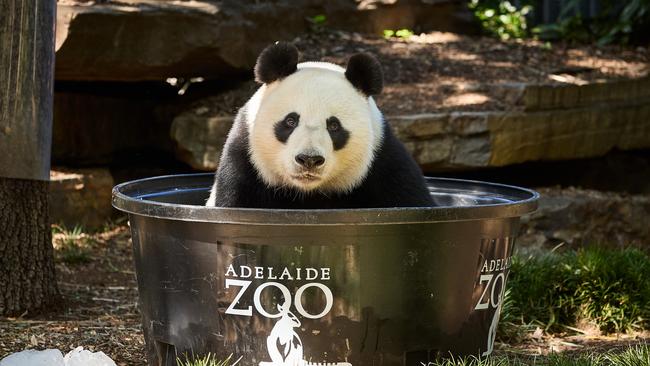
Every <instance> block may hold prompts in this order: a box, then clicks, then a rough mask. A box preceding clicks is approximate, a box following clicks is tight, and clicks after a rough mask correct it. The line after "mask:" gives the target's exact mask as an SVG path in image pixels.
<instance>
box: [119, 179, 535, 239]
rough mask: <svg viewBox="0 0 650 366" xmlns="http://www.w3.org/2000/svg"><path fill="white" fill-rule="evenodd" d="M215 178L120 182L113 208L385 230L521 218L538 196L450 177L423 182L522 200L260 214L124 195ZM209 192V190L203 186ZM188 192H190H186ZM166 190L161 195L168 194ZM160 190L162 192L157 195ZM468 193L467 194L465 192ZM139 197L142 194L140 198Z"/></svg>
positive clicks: (186, 217) (172, 216)
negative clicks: (145, 188) (152, 186)
mask: <svg viewBox="0 0 650 366" xmlns="http://www.w3.org/2000/svg"><path fill="white" fill-rule="evenodd" d="M207 177H210V178H212V177H214V173H191V174H174V175H162V176H155V177H149V178H143V179H137V180H132V181H128V182H124V183H121V184H118V185H116V186H115V187H113V190H112V205H113V207H115V208H116V209H118V210H120V211H123V212H126V213H128V214H130V215H138V216H145V217H151V218H158V219H168V220H174V221H188V222H205V223H215V224H240V225H281V226H322V225H378V224H381V225H386V224H418V223H434V222H453V221H469V220H485V219H507V218H514V217H520V216H522V215H524V214H526V213H530V212H533V211H535V209H537V206H538V199H539V193H537V192H536V191H534V190H531V189H528V188H522V187H517V186H512V185H506V184H500V183H490V182H483V181H476V180H466V179H455V178H434V177H425V179H426V181H427V183H428V184H429V183H433V182H439V183H447V184H458V183H462V184H465V185H466V186H467V187H472V186H473V187H483V188H484V189H486V188H487V190H485V191H486V192H489V191H493V193H496V192H497V191H499V190H502V191H509V192H510V193H512V194H513V196H514V194H515V193H516V194H518V195H520V196H521V197H522V198H521V199H520V200H516V201H513V202H506V203H496V204H485V205H474V206H436V207H392V208H355V209H318V210H291V209H260V208H230V207H206V206H197V205H188V204H175V203H165V202H158V201H152V200H146V199H142V198H137V197H139V196H137V195H136V194H131V195H129V193H132V192H130V191H129V190H136V189H137V188H139V187H142V186H143V185H147V184H151V183H152V182H156V181H158V183H160V182H164V181H166V180H171V179H185V180H192V179H196V180H199V179H200V178H207ZM205 187H206V185H205V184H202V185H195V189H202V190H203V189H205ZM208 187H209V185H208ZM186 188H189V187H186ZM170 190H171V186H170V188H168V189H167V190H166V191H170ZM159 191H161V192H162V191H163V190H159ZM465 191H468V192H469V190H465ZM141 195H145V194H144V193H141Z"/></svg>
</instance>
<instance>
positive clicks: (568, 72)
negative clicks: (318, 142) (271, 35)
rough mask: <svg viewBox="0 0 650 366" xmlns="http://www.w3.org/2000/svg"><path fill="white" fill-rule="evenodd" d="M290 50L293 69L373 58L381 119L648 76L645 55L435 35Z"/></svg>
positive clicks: (233, 104)
mask: <svg viewBox="0 0 650 366" xmlns="http://www.w3.org/2000/svg"><path fill="white" fill-rule="evenodd" d="M293 43H294V44H295V45H296V46H297V47H298V49H299V50H300V51H301V61H328V62H333V63H336V64H339V65H345V63H346V62H347V59H348V58H349V57H350V56H351V55H353V54H355V53H357V52H369V53H371V54H373V55H375V56H376V57H377V58H378V59H379V61H380V62H381V64H382V66H383V70H384V78H385V85H384V90H383V92H382V94H381V95H379V96H377V97H376V98H375V99H376V100H377V104H378V105H379V107H380V109H381V110H382V111H383V112H384V114H386V115H399V114H413V113H425V112H427V113H430V112H443V111H455V110H460V109H462V110H464V111H471V110H505V109H509V108H512V106H511V105H510V104H509V102H507V101H506V100H505V98H504V96H503V90H502V89H499V88H495V87H494V86H495V85H505V84H511V83H535V84H553V85H563V84H573V85H584V84H587V83H594V82H604V81H608V80H616V79H628V78H639V77H644V76H647V75H648V73H649V72H650V52H649V51H648V49H647V48H644V47H622V46H607V47H596V46H592V45H571V44H563V43H554V44H552V45H551V44H546V43H543V42H539V41H534V40H525V41H510V42H502V41H499V40H496V39H493V38H489V37H469V36H463V35H459V34H453V33H442V32H432V33H427V34H421V35H415V36H412V37H410V38H408V39H402V38H391V39H385V38H383V37H379V36H372V35H361V34H358V33H350V32H344V31H337V30H329V29H324V30H321V31H317V32H312V33H308V34H305V35H303V36H300V37H297V38H296V39H294V40H293ZM256 87H257V85H256V84H255V83H253V82H249V83H245V84H244V85H241V86H240V87H239V88H237V89H235V90H232V91H230V92H226V93H223V94H220V95H218V96H216V97H215V98H214V101H215V102H216V105H215V107H217V108H218V109H220V111H218V112H223V115H231V114H233V112H234V111H236V110H237V108H239V107H240V106H241V105H243V104H244V103H245V102H246V100H247V99H248V98H249V97H250V96H251V95H252V93H253V91H254V90H255V88H256ZM220 106H221V107H220Z"/></svg>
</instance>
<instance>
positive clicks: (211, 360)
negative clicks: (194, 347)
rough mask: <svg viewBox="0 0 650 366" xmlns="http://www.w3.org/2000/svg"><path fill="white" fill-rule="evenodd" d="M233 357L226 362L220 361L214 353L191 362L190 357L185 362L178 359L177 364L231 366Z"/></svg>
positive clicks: (182, 365)
mask: <svg viewBox="0 0 650 366" xmlns="http://www.w3.org/2000/svg"><path fill="white" fill-rule="evenodd" d="M231 358H232V355H230V356H228V357H227V358H226V359H225V360H221V361H220V360H218V359H217V356H215V355H213V354H212V353H208V354H207V355H205V356H204V357H198V358H193V359H192V360H189V357H187V356H186V357H185V360H181V359H180V358H178V357H177V358H176V363H177V364H178V366H230V365H231V362H230V359H231Z"/></svg>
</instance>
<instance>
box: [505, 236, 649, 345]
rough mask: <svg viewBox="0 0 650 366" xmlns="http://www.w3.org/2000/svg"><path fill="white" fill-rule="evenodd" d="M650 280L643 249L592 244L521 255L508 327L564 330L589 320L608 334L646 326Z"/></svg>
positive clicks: (515, 269)
mask: <svg viewBox="0 0 650 366" xmlns="http://www.w3.org/2000/svg"><path fill="white" fill-rule="evenodd" d="M648 278H650V257H649V256H648V255H647V254H646V253H645V252H643V251H641V250H638V249H631V248H630V249H624V250H611V249H602V248H588V249H583V250H579V251H571V252H566V253H563V254H556V253H549V254H544V255H541V256H531V257H528V258H524V259H522V258H515V259H514V260H513V266H512V268H511V274H510V277H509V279H508V286H509V288H510V292H508V293H507V294H506V299H507V300H506V303H505V304H504V310H505V311H504V315H503V316H504V320H505V322H504V326H507V325H508V324H513V323H519V324H539V325H541V326H543V327H544V328H545V329H546V330H559V329H562V327H566V326H574V325H576V324H579V323H583V322H587V323H590V324H594V325H596V326H598V327H599V328H600V330H601V331H604V332H620V331H627V330H632V329H639V328H645V327H647V326H648V325H650V324H649V323H648V321H649V320H650V281H648ZM508 302H510V304H508Z"/></svg>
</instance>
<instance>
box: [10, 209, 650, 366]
mask: <svg viewBox="0 0 650 366" xmlns="http://www.w3.org/2000/svg"><path fill="white" fill-rule="evenodd" d="M74 240H75V241H76V242H77V244H78V245H79V247H80V248H82V250H83V251H82V252H81V254H80V253H77V252H74V253H72V254H70V253H69V252H66V249H65V246H64V244H63V242H64V241H65V235H64V234H55V235H54V238H53V241H54V245H55V248H56V251H55V256H56V258H57V266H56V268H57V275H58V279H59V288H60V290H61V294H62V295H63V298H64V306H63V307H62V308H60V309H56V310H53V311H51V312H49V313H47V314H44V315H39V316H36V317H31V316H30V314H25V316H23V317H20V318H0V358H2V357H4V356H6V355H7V354H9V353H12V352H17V351H21V350H24V349H27V348H33V349H46V348H58V349H60V350H62V351H63V352H64V353H65V352H67V351H69V350H72V349H74V348H75V347H77V346H84V347H85V348H86V349H90V350H93V351H103V352H104V353H106V354H107V355H109V356H110V357H111V358H113V359H114V360H115V361H116V363H117V364H118V365H129V366H130V365H145V364H146V361H145V354H144V338H143V335H142V328H141V326H140V314H139V313H138V305H137V284H136V281H135V273H134V269H133V264H132V249H131V239H130V234H129V229H128V226H127V225H126V224H125V223H124V221H122V222H121V223H119V224H112V225H109V226H108V227H107V228H106V229H105V230H104V231H102V232H99V233H96V234H81V235H78V236H77V237H75V239H74ZM581 332H582V333H580V332H575V331H571V332H569V333H567V334H560V335H557V334H556V335H548V334H545V333H544V332H542V331H541V330H539V329H530V330H529V332H527V335H526V337H525V339H524V340H523V341H522V342H520V343H517V344H506V343H502V342H497V344H496V346H495V349H496V353H497V354H506V355H517V356H519V357H521V356H523V357H531V358H532V357H535V356H538V355H546V354H548V353H550V352H598V351H603V350H609V349H616V348H622V347H625V346H627V345H633V344H639V343H648V342H650V334H648V333H647V332H646V333H637V334H621V335H607V336H604V335H597V334H590V333H589V332H586V331H581Z"/></svg>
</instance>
